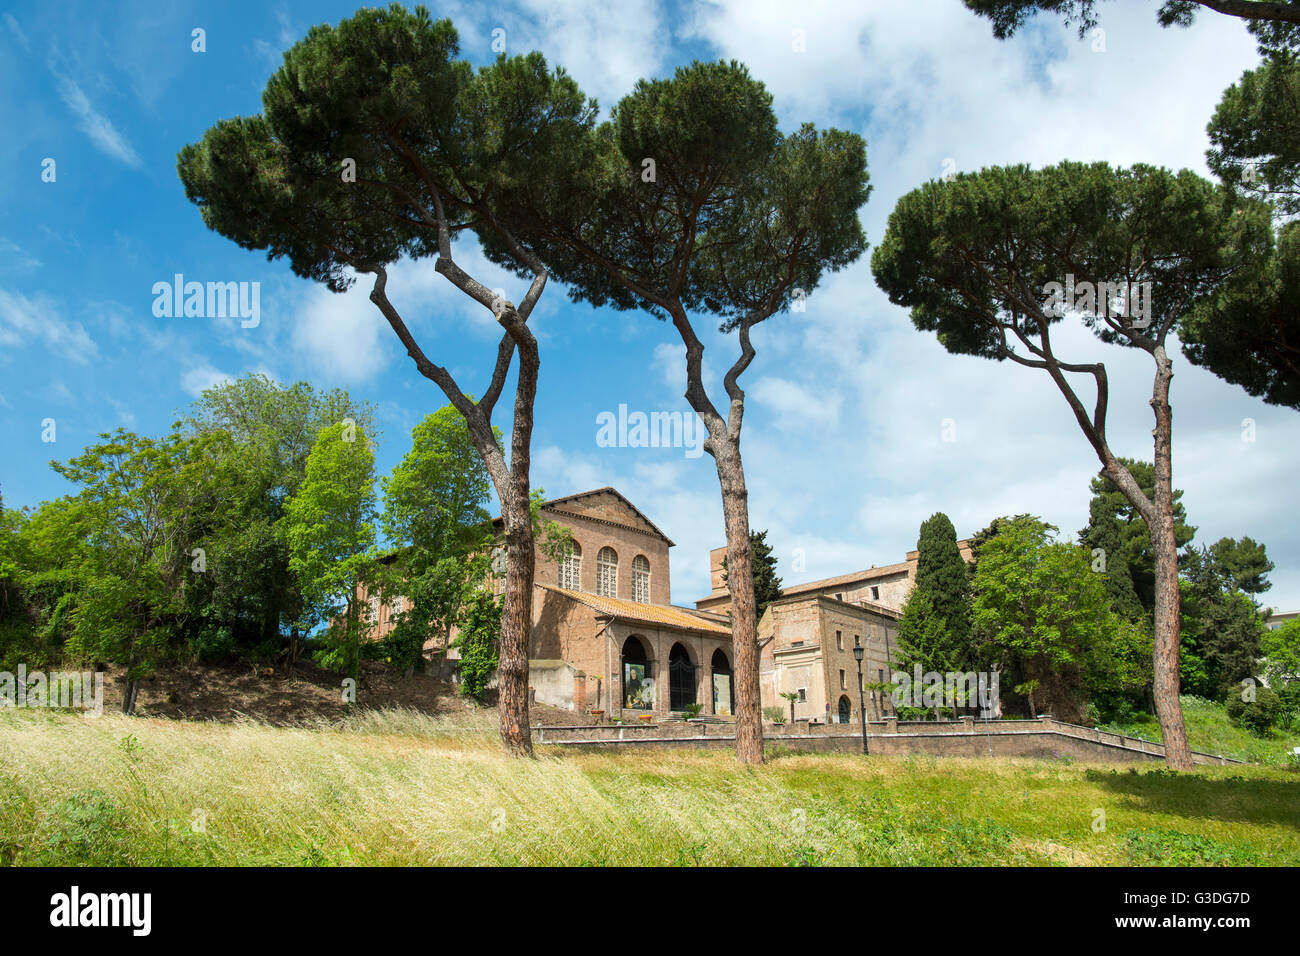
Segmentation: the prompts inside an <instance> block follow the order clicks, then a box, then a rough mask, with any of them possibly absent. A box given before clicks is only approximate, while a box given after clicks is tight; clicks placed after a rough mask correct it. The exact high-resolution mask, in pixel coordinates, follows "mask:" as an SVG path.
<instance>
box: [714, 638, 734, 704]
mask: <svg viewBox="0 0 1300 956" xmlns="http://www.w3.org/2000/svg"><path fill="white" fill-rule="evenodd" d="M712 663H713V712H714V713H715V714H724V715H727V716H730V715H731V714H734V713H735V712H736V685H735V682H734V681H733V680H732V677H731V662H730V661H728V660H727V655H726V654H724V653H722V651H721V650H717V651H714V652H713V661H712Z"/></svg>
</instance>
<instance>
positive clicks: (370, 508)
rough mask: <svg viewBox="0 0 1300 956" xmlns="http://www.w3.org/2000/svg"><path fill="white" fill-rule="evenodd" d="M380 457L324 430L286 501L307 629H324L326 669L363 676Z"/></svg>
mask: <svg viewBox="0 0 1300 956" xmlns="http://www.w3.org/2000/svg"><path fill="white" fill-rule="evenodd" d="M374 483H375V456H374V452H373V451H372V450H371V447H370V443H369V441H368V440H367V438H366V436H365V434H364V433H363V432H361V430H360V429H358V428H357V427H356V426H355V425H354V424H351V423H344V422H339V423H337V424H334V425H329V426H327V427H326V428H323V429H321V433H320V435H319V436H318V437H317V439H316V443H315V444H314V445H313V446H312V449H311V453H310V454H309V455H308V456H307V466H306V473H305V474H304V476H303V480H302V483H301V484H300V485H299V486H298V489H297V491H295V492H294V494H293V496H292V497H291V498H289V500H288V501H287V502H285V509H284V511H285V513H284V522H285V539H286V540H287V541H288V543H289V569H290V571H292V572H293V574H294V577H295V578H296V579H297V581H298V588H299V590H300V591H301V593H302V596H303V614H302V619H301V621H300V624H301V626H302V627H303V629H304V631H310V630H311V629H312V628H313V627H315V626H317V625H321V624H323V625H325V628H326V630H325V633H324V637H323V643H324V647H323V649H322V650H321V651H320V652H318V659H319V661H320V662H321V664H322V665H324V666H325V667H328V668H330V669H331V670H335V671H338V672H340V673H343V674H347V675H348V676H350V677H351V678H352V679H353V680H356V679H357V677H358V676H359V666H360V659H361V641H362V639H363V636H364V630H363V625H364V623H365V608H364V607H363V606H362V602H361V600H360V595H359V593H358V585H359V584H360V583H361V580H362V578H363V576H364V575H365V573H366V571H367V570H368V569H369V568H370V567H371V566H372V564H373V562H374V560H375V556H376V555H375V523H376V521H375V518H376V516H375V491H374Z"/></svg>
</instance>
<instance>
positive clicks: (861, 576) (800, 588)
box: [781, 561, 907, 597]
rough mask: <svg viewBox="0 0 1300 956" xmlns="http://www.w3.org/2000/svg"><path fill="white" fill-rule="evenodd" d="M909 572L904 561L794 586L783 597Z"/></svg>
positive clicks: (782, 593) (786, 589)
mask: <svg viewBox="0 0 1300 956" xmlns="http://www.w3.org/2000/svg"><path fill="white" fill-rule="evenodd" d="M906 570H907V562H906V561H902V562H900V563H898V564H887V565H885V566H884V567H883V568H868V569H867V570H866V571H856V572H854V573H853V574H841V575H839V576H838V577H834V578H822V579H821V580H820V581H809V582H808V583H807V584H792V585H790V587H788V588H783V589H782V590H781V595H782V596H783V597H785V596H788V595H791V594H802V593H803V592H804V591H820V590H821V589H822V588H834V587H839V586H840V585H842V584H854V583H856V582H858V581H869V580H871V579H872V578H879V577H887V576H889V575H891V574H898V573H899V572H900V571H906Z"/></svg>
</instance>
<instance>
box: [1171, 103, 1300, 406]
mask: <svg viewBox="0 0 1300 956" xmlns="http://www.w3.org/2000/svg"><path fill="white" fill-rule="evenodd" d="M1292 108H1294V106H1292ZM1180 340H1181V341H1182V346H1183V354H1184V355H1186V356H1187V358H1188V359H1189V360H1191V361H1192V362H1193V363H1194V364H1196V365H1201V366H1204V367H1205V368H1208V369H1209V370H1210V371H1211V372H1213V373H1214V374H1215V375H1217V376H1218V377H1219V378H1221V379H1223V380H1224V381H1226V382H1231V383H1232V384H1234V385H1240V386H1241V387H1242V388H1244V389H1245V390H1246V391H1247V392H1248V393H1249V394H1251V395H1254V396H1256V397H1257V398H1262V399H1263V400H1264V401H1265V402H1268V403H1269V404H1271V405H1283V406H1286V407H1287V408H1294V409H1296V410H1300V222H1290V223H1287V224H1286V225H1284V226H1282V228H1281V230H1280V231H1279V233H1278V238H1277V244H1276V246H1275V248H1274V249H1273V250H1272V252H1271V253H1270V254H1269V255H1267V256H1264V257H1262V258H1260V259H1259V260H1258V261H1257V262H1256V264H1255V268H1254V269H1253V270H1252V271H1251V274H1250V275H1249V276H1247V277H1243V278H1242V279H1240V280H1238V281H1235V282H1231V283H1227V284H1225V285H1224V287H1223V288H1222V289H1221V290H1219V292H1218V294H1217V295H1215V296H1214V297H1213V298H1212V299H1211V300H1209V301H1207V302H1204V303H1201V304H1200V305H1199V306H1198V307H1197V308H1196V309H1195V310H1193V312H1192V313H1191V315H1189V316H1188V317H1187V320H1186V321H1185V322H1184V323H1183V327H1182V330H1181V335H1180ZM1247 427H1249V426H1247Z"/></svg>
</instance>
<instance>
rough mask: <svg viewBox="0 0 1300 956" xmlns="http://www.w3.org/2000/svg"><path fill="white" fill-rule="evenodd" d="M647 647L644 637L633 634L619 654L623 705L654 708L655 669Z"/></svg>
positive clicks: (638, 708)
mask: <svg viewBox="0 0 1300 956" xmlns="http://www.w3.org/2000/svg"><path fill="white" fill-rule="evenodd" d="M647 648H648V645H647V642H646V641H645V639H644V638H642V637H641V636H640V635H637V634H632V635H630V636H629V637H628V639H627V640H626V641H624V642H623V650H622V653H621V654H620V655H619V656H620V665H621V667H620V670H621V673H622V675H623V706H624V707H630V708H632V709H634V710H653V709H654V704H655V682H654V671H653V666H652V663H651V660H650V654H649V651H648V649H647Z"/></svg>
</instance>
